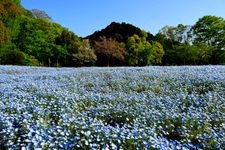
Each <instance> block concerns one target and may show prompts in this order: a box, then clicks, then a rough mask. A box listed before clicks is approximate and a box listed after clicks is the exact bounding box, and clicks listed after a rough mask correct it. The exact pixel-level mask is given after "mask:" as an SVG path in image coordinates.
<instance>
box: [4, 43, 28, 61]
mask: <svg viewBox="0 0 225 150" xmlns="http://www.w3.org/2000/svg"><path fill="white" fill-rule="evenodd" d="M24 60H25V54H24V53H23V52H21V51H19V50H18V49H17V48H16V46H15V45H13V44H7V45H3V46H1V47H0V64H12V65H24Z"/></svg>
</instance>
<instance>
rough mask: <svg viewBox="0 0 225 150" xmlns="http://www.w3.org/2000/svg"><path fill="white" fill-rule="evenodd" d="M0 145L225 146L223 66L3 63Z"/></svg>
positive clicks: (54, 147)
mask: <svg viewBox="0 0 225 150" xmlns="http://www.w3.org/2000/svg"><path fill="white" fill-rule="evenodd" d="M0 87H1V89H0V147H1V148H3V149H4V148H6V149H33V148H34V149H37V148H42V149H79V148H80V149H113V150H114V149H132V150H133V149H225V67H224V66H195V67H191V66H183V67H128V68H126V67H124V68H123V67H121V68H95V67H93V68H44V67H18V66H0Z"/></svg>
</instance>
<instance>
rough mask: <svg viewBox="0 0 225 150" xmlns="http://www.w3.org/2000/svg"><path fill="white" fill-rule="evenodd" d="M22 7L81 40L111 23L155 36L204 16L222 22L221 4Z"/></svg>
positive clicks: (31, 2) (144, 1) (75, 1)
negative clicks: (45, 16) (42, 14)
mask: <svg viewBox="0 0 225 150" xmlns="http://www.w3.org/2000/svg"><path fill="white" fill-rule="evenodd" d="M22 6H23V7H24V8H26V9H28V10H30V9H39V10H43V11H45V12H46V13H47V14H48V15H49V16H50V17H51V18H52V20H53V21H54V22H57V23H59V24H61V25H62V26H64V27H66V28H68V29H69V30H70V31H73V32H74V33H75V34H76V35H78V36H81V37H85V36H87V35H90V34H92V33H93V32H95V31H98V30H101V29H103V28H105V27H106V26H107V25H109V24H110V23H111V22H113V21H114V22H126V23H130V24H133V25H135V26H137V27H139V28H141V29H143V30H145V31H147V32H150V33H152V34H156V33H158V31H159V30H160V29H161V28H162V27H164V26H166V25H170V26H177V25H178V24H180V23H181V24H184V25H193V24H195V23H196V22H197V21H198V19H199V18H201V17H203V16H205V15H215V16H218V17H223V18H225V0H22Z"/></svg>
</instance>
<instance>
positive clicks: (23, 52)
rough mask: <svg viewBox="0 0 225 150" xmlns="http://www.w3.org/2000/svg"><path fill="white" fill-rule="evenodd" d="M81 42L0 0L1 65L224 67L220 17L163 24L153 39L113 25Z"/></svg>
mask: <svg viewBox="0 0 225 150" xmlns="http://www.w3.org/2000/svg"><path fill="white" fill-rule="evenodd" d="M85 39H87V40H89V41H90V43H89V42H87V41H86V40H82V39H81V38H79V37H78V36H77V35H75V34H74V33H73V32H71V31H69V30H68V29H66V28H63V27H62V26H61V25H59V24H57V23H53V22H51V17H50V16H49V15H48V14H47V13H45V12H44V11H41V10H38V9H32V10H25V9H24V8H23V7H22V6H21V0H1V1H0V44H1V45H0V46H1V64H20V65H44V66H57V67H58V66H92V65H99V66H109V65H111V66H122V65H123V66H124V65H131V66H145V65H162V64H163V65H165V64H166V65H205V64H225V20H224V18H222V17H216V16H203V17H202V18H200V19H199V20H198V21H197V22H196V23H195V24H194V25H193V26H190V25H183V24H178V25H177V26H165V27H163V28H162V29H161V30H160V31H159V33H158V34H156V35H155V36H153V35H152V34H150V33H148V32H145V31H142V30H141V29H140V28H138V27H135V26H133V25H131V24H128V23H124V22H123V23H116V22H112V23H111V24H110V25H108V26H107V27H106V28H105V29H102V30H101V31H97V32H95V33H93V34H92V35H90V36H87V37H86V38H85ZM9 45H11V46H9ZM12 45H13V46H12ZM9 47H10V48H9ZM13 57H16V58H13ZM9 58H10V59H13V60H15V61H9V60H10V59H9ZM17 59H18V60H17Z"/></svg>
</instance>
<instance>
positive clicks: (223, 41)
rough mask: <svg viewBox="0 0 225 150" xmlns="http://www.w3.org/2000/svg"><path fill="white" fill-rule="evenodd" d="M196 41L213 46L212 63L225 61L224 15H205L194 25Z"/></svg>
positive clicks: (193, 30)
mask: <svg viewBox="0 0 225 150" xmlns="http://www.w3.org/2000/svg"><path fill="white" fill-rule="evenodd" d="M192 32H193V37H194V42H195V43H199V42H201V43H206V44H207V45H210V46H212V47H213V48H214V49H213V58H212V63H213V64H218V63H224V62H225V57H224V56H225V55H224V54H225V52H224V50H225V20H224V19H223V18H222V17H216V16H204V17H202V18H200V19H199V20H198V21H197V22H196V24H195V25H194V26H193V27H192Z"/></svg>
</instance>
